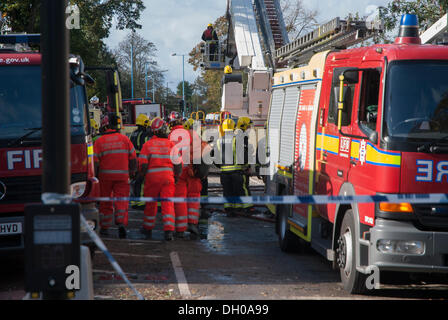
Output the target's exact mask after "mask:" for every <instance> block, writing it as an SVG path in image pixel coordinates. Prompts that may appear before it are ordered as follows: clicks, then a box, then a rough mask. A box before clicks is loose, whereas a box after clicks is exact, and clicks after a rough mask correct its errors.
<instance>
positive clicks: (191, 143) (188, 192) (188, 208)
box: [169, 114, 202, 239]
mask: <svg viewBox="0 0 448 320" xmlns="http://www.w3.org/2000/svg"><path fill="white" fill-rule="evenodd" d="M174 116H175V115H174V114H173V116H172V120H171V122H172V128H173V131H172V132H171V134H170V137H169V138H170V140H171V141H172V142H174V143H176V145H177V147H178V148H179V149H180V150H182V152H185V151H187V152H189V153H190V154H189V155H188V157H189V159H188V162H189V163H188V164H187V163H185V166H184V168H183V171H182V175H181V176H180V177H179V180H178V181H177V183H176V191H175V197H182V198H185V197H187V198H200V197H201V190H202V183H201V179H200V177H199V176H198V173H199V171H198V170H195V169H196V168H195V166H194V164H193V163H194V162H197V161H194V159H193V157H194V156H195V152H194V149H193V148H194V147H195V146H198V147H199V148H201V147H202V145H201V142H202V141H201V138H200V137H199V135H198V134H197V133H196V132H194V131H193V127H191V130H187V129H186V128H185V125H182V119H181V118H180V116H178V117H177V118H175V117H174ZM191 120H193V119H191ZM193 122H194V121H193ZM187 127H188V128H190V126H187ZM197 155H198V156H199V157H201V155H202V154H201V149H200V150H199V152H197ZM183 156H184V157H185V156H186V155H185V154H184V155H183ZM174 209H175V212H176V236H177V237H179V238H183V237H184V232H185V231H186V230H188V231H189V232H190V238H191V239H197V238H198V236H199V229H198V222H199V215H200V211H199V210H200V204H199V203H198V202H195V203H192V202H189V203H185V202H183V203H176V204H175V205H174Z"/></svg>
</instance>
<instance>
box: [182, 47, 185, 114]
mask: <svg viewBox="0 0 448 320" xmlns="http://www.w3.org/2000/svg"><path fill="white" fill-rule="evenodd" d="M184 61H185V55H184V54H183V55H182V101H183V104H184V105H183V109H182V110H183V112H182V118H185V63H184Z"/></svg>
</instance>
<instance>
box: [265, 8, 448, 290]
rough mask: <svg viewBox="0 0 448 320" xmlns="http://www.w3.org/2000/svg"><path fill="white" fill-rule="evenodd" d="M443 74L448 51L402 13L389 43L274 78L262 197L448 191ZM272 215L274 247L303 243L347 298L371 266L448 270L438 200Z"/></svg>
mask: <svg viewBox="0 0 448 320" xmlns="http://www.w3.org/2000/svg"><path fill="white" fill-rule="evenodd" d="M339 30H340V29H339ZM333 32H335V33H336V32H338V30H336V31H334V30H333ZM315 40H316V42H319V41H320V40H322V39H315ZM299 59H300V57H299ZM447 72H448V47H446V46H438V45H422V44H421V42H420V38H419V34H418V21H417V18H416V16H414V15H404V16H403V17H402V21H401V26H400V34H399V36H398V37H397V38H396V40H395V43H394V44H388V45H373V46H369V47H360V48H354V49H346V50H339V51H338V50H331V49H329V50H324V51H322V52H319V53H317V54H314V55H313V56H312V58H311V60H309V62H308V63H307V64H306V65H303V66H299V67H297V68H293V69H289V70H286V71H281V72H278V73H276V74H275V75H274V84H273V91H272V98H271V104H270V111H269V119H268V145H269V154H270V175H269V178H268V181H267V190H268V193H269V194H271V195H328V196H338V195H341V196H354V195H382V194H415V193H425V194H426V193H448V78H447V77H446V75H447ZM275 211H276V221H277V223H276V231H277V233H278V235H279V244H280V247H281V249H282V250H284V251H289V250H292V249H295V248H297V246H300V245H305V244H308V245H311V247H313V248H314V249H315V250H317V251H318V252H320V253H321V254H322V255H324V256H325V257H327V258H328V260H330V261H332V263H333V266H334V267H335V268H338V269H339V270H340V275H341V280H342V283H343V285H344V288H345V289H346V290H347V291H349V292H351V293H361V292H363V291H365V290H366V279H367V277H368V275H369V274H370V271H371V270H372V269H371V267H372V266H375V267H377V268H378V269H379V270H380V272H382V271H399V272H415V273H448V206H447V205H446V204H438V203H428V204H425V205H421V204H419V205H413V204H409V203H376V204H375V203H357V204H356V203H353V204H351V205H339V204H319V205H278V206H277V207H276V208H275Z"/></svg>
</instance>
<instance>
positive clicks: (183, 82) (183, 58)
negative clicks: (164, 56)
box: [172, 53, 186, 118]
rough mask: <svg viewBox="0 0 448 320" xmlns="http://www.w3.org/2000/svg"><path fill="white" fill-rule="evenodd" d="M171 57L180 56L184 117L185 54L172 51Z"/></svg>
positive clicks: (183, 111) (183, 114)
mask: <svg viewBox="0 0 448 320" xmlns="http://www.w3.org/2000/svg"><path fill="white" fill-rule="evenodd" d="M172 56H173V57H176V56H182V101H183V102H184V103H183V106H182V118H185V56H186V55H185V54H178V53H173V54H172Z"/></svg>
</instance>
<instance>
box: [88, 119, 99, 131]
mask: <svg viewBox="0 0 448 320" xmlns="http://www.w3.org/2000/svg"><path fill="white" fill-rule="evenodd" d="M90 126H91V127H92V128H93V129H95V130H99V129H100V127H99V126H98V123H96V121H95V119H90Z"/></svg>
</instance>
